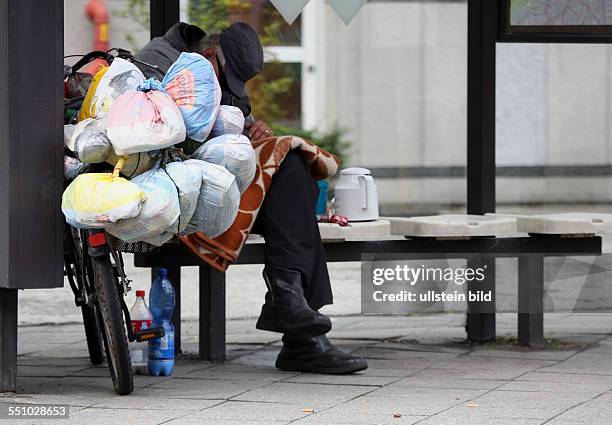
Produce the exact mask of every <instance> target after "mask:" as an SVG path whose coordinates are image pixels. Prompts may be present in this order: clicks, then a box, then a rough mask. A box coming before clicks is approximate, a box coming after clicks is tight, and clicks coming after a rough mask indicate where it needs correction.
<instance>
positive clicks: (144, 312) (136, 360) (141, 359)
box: [130, 291, 153, 375]
mask: <svg viewBox="0 0 612 425" xmlns="http://www.w3.org/2000/svg"><path fill="white" fill-rule="evenodd" d="M144 296H145V291H136V302H135V303H134V306H133V307H132V309H131V310H130V319H131V320H132V329H133V330H134V332H139V331H142V330H145V329H149V328H150V327H151V323H152V322H153V315H152V314H151V312H150V311H149V309H148V308H147V304H146V303H145V299H144ZM148 346H149V344H148V343H147V342H146V341H145V342H138V341H134V342H131V343H130V358H131V360H132V369H133V370H134V373H136V374H139V375H145V374H146V373H147V369H148V368H147V363H148V358H149V349H148Z"/></svg>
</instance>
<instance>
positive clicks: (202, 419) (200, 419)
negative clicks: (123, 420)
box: [164, 411, 288, 425]
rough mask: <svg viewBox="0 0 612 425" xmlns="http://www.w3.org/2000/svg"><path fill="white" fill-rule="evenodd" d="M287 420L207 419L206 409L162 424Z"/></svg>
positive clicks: (263, 424)
mask: <svg viewBox="0 0 612 425" xmlns="http://www.w3.org/2000/svg"><path fill="white" fill-rule="evenodd" d="M287 423H288V422H286V421H280V422H276V421H270V420H262V421H256V420H244V419H236V420H233V419H223V420H219V419H207V418H206V411H202V412H196V413H190V414H188V415H185V416H181V417H180V418H176V419H173V420H171V421H169V422H166V423H165V424H164V425H166V424H168V425H268V424H270V425H281V424H282V425H285V424H287Z"/></svg>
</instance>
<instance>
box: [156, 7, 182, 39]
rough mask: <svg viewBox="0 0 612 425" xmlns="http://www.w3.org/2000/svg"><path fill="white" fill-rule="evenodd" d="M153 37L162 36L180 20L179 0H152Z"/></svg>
mask: <svg viewBox="0 0 612 425" xmlns="http://www.w3.org/2000/svg"><path fill="white" fill-rule="evenodd" d="M150 8H151V9H150V10H151V38H155V37H161V36H162V35H164V34H165V33H166V31H168V30H169V29H170V28H171V27H172V25H174V24H176V23H177V22H179V21H180V18H181V2H180V1H179V0H151V3H150Z"/></svg>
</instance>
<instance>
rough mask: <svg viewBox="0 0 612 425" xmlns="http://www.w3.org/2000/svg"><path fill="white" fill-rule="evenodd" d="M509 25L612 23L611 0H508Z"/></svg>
mask: <svg viewBox="0 0 612 425" xmlns="http://www.w3.org/2000/svg"><path fill="white" fill-rule="evenodd" d="M510 21H511V23H512V25H528V26H542V25H554V26H566V25H569V26H576V25H612V1H610V0H511V18H510Z"/></svg>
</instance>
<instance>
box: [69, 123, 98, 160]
mask: <svg viewBox="0 0 612 425" xmlns="http://www.w3.org/2000/svg"><path fill="white" fill-rule="evenodd" d="M92 122H94V120H93V119H92V118H87V119H85V120H83V121H80V122H79V123H77V124H68V125H65V126H64V146H66V147H67V148H68V149H70V151H71V152H74V151H75V150H76V149H75V144H76V139H77V137H79V136H80V135H81V133H82V132H83V131H84V130H85V128H87V126H88V125H89V124H91V123H92Z"/></svg>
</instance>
